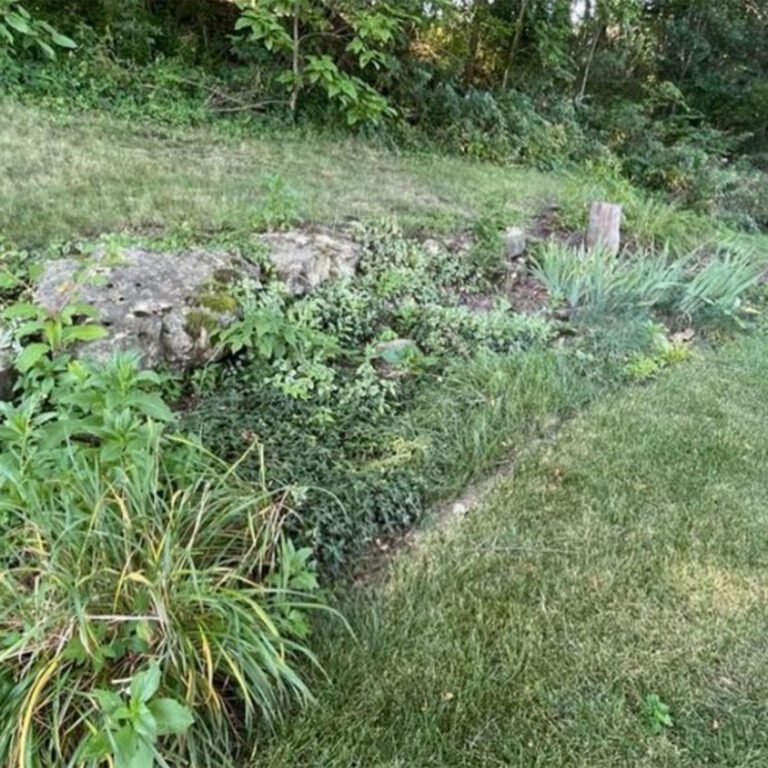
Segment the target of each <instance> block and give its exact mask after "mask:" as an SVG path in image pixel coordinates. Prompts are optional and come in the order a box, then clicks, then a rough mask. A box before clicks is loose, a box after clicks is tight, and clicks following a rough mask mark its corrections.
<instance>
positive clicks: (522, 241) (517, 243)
mask: <svg viewBox="0 0 768 768" xmlns="http://www.w3.org/2000/svg"><path fill="white" fill-rule="evenodd" d="M503 240H504V257H505V258H506V259H507V261H514V260H515V259H519V258H520V257H521V256H522V255H523V254H524V253H525V251H526V249H527V247H528V238H527V236H526V234H525V230H524V229H521V228H520V227H510V228H509V229H507V230H506V231H505V232H504V235H503Z"/></svg>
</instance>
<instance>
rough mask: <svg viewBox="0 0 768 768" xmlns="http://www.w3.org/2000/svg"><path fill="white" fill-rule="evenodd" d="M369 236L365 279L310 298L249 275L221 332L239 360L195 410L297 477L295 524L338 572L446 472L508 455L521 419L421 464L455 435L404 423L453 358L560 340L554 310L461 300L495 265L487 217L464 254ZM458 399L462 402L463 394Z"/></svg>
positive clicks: (237, 446) (228, 447)
mask: <svg viewBox="0 0 768 768" xmlns="http://www.w3.org/2000/svg"><path fill="white" fill-rule="evenodd" d="M361 235H362V237H363V239H364V241H365V249H364V255H363V259H362V263H361V265H360V274H359V275H358V276H357V277H356V278H355V279H354V281H352V280H338V281H335V282H330V283H327V284H324V285H322V286H320V287H319V288H317V289H316V290H315V291H313V292H312V293H311V294H310V295H308V296H305V297H303V298H299V299H295V298H292V297H290V296H288V295H287V294H286V292H285V290H284V289H282V288H281V287H280V286H279V285H275V284H274V283H270V284H268V285H267V286H265V287H258V286H248V285H244V286H241V288H240V289H239V290H238V292H237V294H236V295H237V296H238V297H239V301H240V313H241V319H240V320H239V321H238V322H236V323H234V324H233V325H232V326H230V327H229V328H228V329H227V330H225V331H224V332H223V333H221V334H220V336H219V337H218V341H219V343H221V344H222V345H223V346H224V347H226V348H227V349H228V350H229V351H230V353H233V354H234V355H235V360H234V361H233V362H232V364H231V367H229V368H226V367H225V368H223V369H220V370H218V371H213V370H209V371H208V372H207V373H206V374H205V375H204V376H202V377H198V378H197V379H196V381H195V382H193V384H194V385H196V386H197V388H198V389H197V391H198V394H199V395H200V396H201V398H202V400H201V402H200V403H199V405H198V406H197V407H196V408H195V409H194V410H193V411H192V412H190V413H188V414H185V421H186V423H187V424H188V425H189V428H190V429H195V430H196V431H199V433H200V434H201V436H202V438H203V439H204V441H205V442H206V443H207V444H209V445H211V446H212V447H213V448H214V449H215V450H216V452H217V453H219V454H221V455H223V456H227V457H231V458H235V457H236V456H237V455H238V454H239V452H240V451H241V450H242V446H243V441H247V440H248V439H249V436H258V439H259V440H260V441H261V442H263V444H264V445H265V450H266V454H267V456H268V457H269V462H268V465H267V468H266V477H267V482H268V484H269V487H270V488H275V489H278V488H285V487H290V488H292V489H294V490H293V491H292V499H293V505H294V507H296V510H297V517H296V518H295V520H293V521H291V523H289V524H292V525H293V526H294V527H295V530H296V532H297V534H299V535H300V536H302V537H303V540H304V541H306V542H307V544H309V545H311V546H313V547H315V548H317V549H318V551H319V552H320V554H321V556H322V557H323V560H324V562H325V564H326V566H328V567H329V568H331V569H333V568H335V567H337V566H339V565H340V564H341V562H342V561H343V560H344V559H345V558H346V556H347V555H348V554H349V553H350V552H351V551H354V550H355V549H359V548H360V547H361V546H363V545H364V544H365V543H366V542H368V541H370V540H371V539H373V538H374V537H375V536H376V535H379V534H381V533H382V532H387V531H392V530H396V529H400V528H403V527H406V526H409V525H411V524H413V522H414V521H415V520H417V519H418V518H419V517H420V516H421V515H422V514H423V512H424V510H425V508H426V506H427V503H428V500H429V499H430V498H431V497H432V496H433V495H434V494H436V493H439V492H440V491H441V490H443V489H444V488H445V487H447V486H448V485H450V482H451V481H450V479H449V477H453V478H463V477H466V476H467V472H468V473H469V474H473V473H476V472H478V471H481V469H482V468H483V467H485V466H487V464H488V462H489V461H490V460H491V459H490V458H489V457H491V456H495V455H497V454H496V453H495V452H494V446H495V447H496V448H498V446H499V445H500V438H499V435H500V434H501V433H502V431H503V429H504V428H507V427H509V426H510V423H511V418H510V419H509V420H507V421H505V420H504V419H503V418H501V417H499V418H496V417H495V416H491V417H490V418H489V420H488V424H487V427H486V430H487V434H488V436H489V440H490V442H489V445H488V450H487V452H486V453H480V454H479V455H478V457H477V459H476V460H473V461H463V460H462V458H461V457H458V456H457V455H456V454H455V453H454V454H452V455H453V456H454V457H455V459H454V461H455V464H453V465H451V464H450V463H449V462H445V463H443V464H441V465H440V466H441V469H440V471H439V472H438V471H437V470H435V471H433V470H429V471H428V472H426V473H425V467H426V464H425V462H427V463H429V462H432V461H434V459H433V458H432V457H433V456H434V454H435V453H436V452H441V451H443V450H444V449H445V446H444V445H442V444H441V441H440V440H437V439H435V440H434V441H432V440H431V438H428V437H427V434H426V432H425V433H424V434H421V435H420V434H419V431H418V430H414V429H413V428H412V425H411V423H410V422H409V421H408V416H407V414H408V413H410V411H411V410H412V409H413V408H414V407H415V405H414V404H415V402H416V401H418V400H420V398H421V396H422V393H423V395H424V397H426V396H427V394H428V393H431V394H434V393H435V391H436V389H437V390H438V391H441V390H442V389H443V388H446V393H445V398H446V400H450V398H451V397H452V396H451V394H450V391H449V390H448V389H447V388H448V387H449V384H448V383H447V382H444V380H443V378H442V376H443V373H444V371H446V370H447V369H449V368H450V369H451V370H452V371H454V373H453V374H451V378H452V379H453V378H459V377H460V376H461V372H462V371H463V370H464V369H465V368H466V369H467V371H471V370H473V368H474V366H475V365H476V363H475V362H473V361H474V358H475V357H476V356H477V355H482V354H484V353H485V354H490V353H492V352H497V353H500V355H503V356H508V357H509V358H510V360H511V361H514V360H516V359H517V357H518V356H519V355H523V354H524V353H525V352H526V350H528V349H532V348H538V347H543V346H546V345H547V344H548V343H549V342H550V341H551V340H552V338H553V326H552V324H551V323H550V322H548V321H547V320H545V319H544V318H542V317H539V316H531V317H528V316H524V315H520V314H517V313H515V311H514V308H513V307H512V306H510V305H509V303H508V302H507V303H504V302H503V301H500V302H499V303H498V305H497V306H496V307H495V308H492V309H491V310H488V311H477V310H473V309H472V308H471V307H469V306H467V305H465V304H463V303H462V296H463V295H466V294H467V293H469V294H471V293H472V292H473V291H475V292H476V291H480V290H483V289H485V290H489V289H490V284H491V280H492V279H495V278H496V276H497V270H498V269H499V260H498V259H497V258H496V255H495V253H496V252H495V248H496V247H497V243H496V238H495V237H494V236H493V232H492V231H491V228H490V227H488V228H487V231H485V233H484V235H483V236H482V237H480V238H479V239H478V241H477V244H476V247H475V248H472V249H468V250H464V251H458V252H456V251H451V250H449V249H447V248H443V247H440V246H439V245H436V244H435V243H434V242H433V243H431V244H429V243H424V244H422V243H420V242H418V241H415V240H411V239H408V238H405V237H403V235H402V233H401V232H399V231H398V230H397V228H396V227H394V226H392V225H385V226H383V227H380V228H378V229H371V230H369V231H367V232H365V233H361ZM503 359H504V358H499V362H498V363H497V365H499V366H501V365H502V360H503ZM487 365H488V367H489V368H492V367H493V365H492V364H491V363H487ZM513 367H514V364H513V363H512V362H510V364H509V371H508V373H509V381H510V382H514V381H515V377H514V376H513V374H512V368H513ZM466 375H468V376H469V375H471V374H470V373H469V372H467V374H466ZM510 386H512V384H511V383H510ZM511 397H512V396H511V395H510V398H511ZM454 404H455V409H456V412H457V414H458V413H461V412H462V410H461V409H462V408H464V407H465V405H464V404H463V403H462V401H461V399H460V397H459V396H457V397H456V398H455V400H454ZM511 409H512V405H511V404H510V406H509V408H508V410H511ZM523 410H524V408H523ZM505 413H506V411H505ZM491 438H492V439H491ZM253 458H255V457H252V459H251V460H249V461H246V462H245V463H244V464H243V465H241V466H242V469H243V471H244V472H247V473H249V474H252V476H254V477H256V476H258V473H260V472H261V470H262V468H261V467H260V466H259V465H258V463H256V462H254V461H253ZM459 466H461V467H463V469H461V470H459V469H458V467H459ZM438 475H439V477H438ZM427 476H429V478H431V479H430V480H428V481H427V482H426V483H425V477H427Z"/></svg>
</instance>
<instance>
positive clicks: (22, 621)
mask: <svg viewBox="0 0 768 768" xmlns="http://www.w3.org/2000/svg"><path fill="white" fill-rule="evenodd" d="M84 310H85V308H82V307H76V306H75V307H65V308H64V309H63V310H62V311H61V312H60V313H58V314H56V315H49V314H48V313H44V312H42V311H41V310H39V309H38V308H36V307H34V306H32V305H29V304H25V303H16V304H13V305H11V306H10V307H8V308H6V310H4V316H5V318H6V319H8V320H9V321H10V322H11V323H12V324H13V327H14V335H15V338H16V340H17V343H18V345H19V347H18V355H17V357H16V367H17V371H18V376H17V391H16V395H15V397H14V400H13V401H11V402H4V403H0V439H1V440H2V443H3V452H2V455H1V456H0V521H1V522H2V525H3V544H2V547H0V566H1V567H2V571H3V574H4V588H3V590H2V591H1V592H0V629H1V632H0V634H2V636H3V638H4V639H3V641H2V642H1V643H0V714H1V715H2V717H0V720H2V722H3V723H4V726H3V727H0V760H2V762H3V763H4V764H11V763H14V764H18V765H19V766H20V767H21V768H46V766H50V767H51V768H53V766H59V765H65V764H77V765H84V766H96V765H101V764H102V763H103V762H104V760H105V759H106V758H109V759H111V760H112V761H113V762H114V764H115V765H116V766H124V768H152V766H154V765H179V766H181V765H189V764H194V765H200V766H210V767H211V768H213V766H230V765H234V764H235V763H236V761H237V760H238V759H240V757H243V756H247V755H248V754H249V753H250V751H251V750H252V749H253V748H254V741H253V739H252V738H251V737H250V735H251V734H252V733H253V730H254V728H255V726H256V724H257V723H258V722H260V721H261V720H263V719H274V718H276V717H278V716H279V714H280V711H281V708H282V707H283V705H284V704H285V703H287V701H288V700H289V699H296V700H299V701H306V700H308V698H309V695H310V694H309V690H308V688H307V686H306V684H305V682H304V680H303V678H302V676H301V674H300V671H299V670H300V668H301V667H300V660H302V661H303V663H306V662H307V661H309V662H310V663H312V662H313V661H314V660H313V657H312V656H311V654H310V653H309V651H308V649H307V647H306V645H305V643H304V641H305V638H306V637H307V634H308V630H309V626H308V621H307V615H308V613H309V612H311V611H314V610H316V609H317V608H318V607H319V603H318V601H317V599H316V597H315V596H314V594H313V593H315V591H316V589H317V583H316V580H315V577H314V574H313V563H312V561H311V553H310V551H309V550H301V549H300V550H297V549H295V548H294V547H293V545H292V544H291V543H290V542H289V541H288V540H286V539H285V537H284V533H283V529H284V520H285V518H288V517H290V510H289V509H288V508H287V507H286V504H285V501H286V499H285V497H284V495H277V494H273V493H271V492H269V491H267V490H266V489H264V488H262V487H261V486H259V485H258V484H254V483H251V482H246V481H245V480H243V479H242V478H241V477H240V476H239V475H238V470H237V466H235V465H228V464H226V463H224V462H221V461H219V460H218V459H216V458H215V457H214V456H213V455H212V454H211V453H209V452H208V451H207V450H205V449H204V448H203V447H202V445H201V444H200V443H198V442H196V441H194V440H189V439H187V438H184V437H182V436H178V435H174V434H173V433H171V432H170V428H171V426H172V424H173V422H174V416H173V414H172V413H171V411H170V409H169V408H168V407H167V405H166V404H165V403H164V401H163V399H162V396H161V391H162V386H163V380H162V379H161V378H160V377H159V376H158V375H157V374H155V373H151V372H148V371H140V370H139V369H138V367H137V358H136V357H133V356H130V355H123V356H117V357H115V358H114V359H113V360H111V361H110V362H108V363H106V364H104V363H102V364H95V363H91V362H88V361H87V360H86V361H75V360H74V359H72V357H71V354H70V348H71V345H72V344H73V343H75V342H77V343H80V342H83V341H88V340H89V339H91V338H93V334H92V332H91V331H87V330H86V329H89V328H98V327H97V326H94V325H91V324H85V325H83V324H77V323H76V322H74V318H77V317H83V316H85V317H88V316H89V313H85V311H84ZM28 350H32V352H29V351H28ZM245 448H247V450H245V456H243V457H241V458H242V460H243V461H245V459H246V457H247V455H248V453H249V452H256V453H258V455H259V457H260V458H259V459H258V461H259V462H263V455H262V453H261V452H260V448H259V446H257V445H255V444H251V445H250V446H246V447H245ZM256 479H258V473H257V477H256ZM19 552H24V553H25V555H24V557H23V558H19V556H18V555H19ZM129 680H130V687H129V688H128V689H127V690H125V689H124V688H123V687H122V686H123V684H124V682H127V681H129ZM116 686H117V687H116ZM182 737H183V738H182Z"/></svg>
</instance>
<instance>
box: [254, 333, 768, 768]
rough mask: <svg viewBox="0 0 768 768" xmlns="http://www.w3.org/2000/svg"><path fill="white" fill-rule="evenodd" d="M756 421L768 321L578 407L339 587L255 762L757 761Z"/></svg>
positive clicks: (764, 465)
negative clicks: (306, 694)
mask: <svg viewBox="0 0 768 768" xmlns="http://www.w3.org/2000/svg"><path fill="white" fill-rule="evenodd" d="M766 424H768V342H767V341H766V340H765V339H762V338H760V339H749V340H746V341H742V342H741V343H739V344H736V345H733V346H731V347H729V348H726V349H724V350H723V351H721V352H720V353H718V354H716V355H713V356H709V357H707V358H705V359H701V360H698V361H695V362H693V363H686V364H683V365H680V366H678V367H677V368H675V369H673V370H671V371H669V372H668V373H666V374H665V375H664V376H662V378H661V379H660V380H659V381H658V382H656V383H655V384H653V385H651V386H649V387H637V388H635V389H633V390H631V391H629V392H625V393H624V394H622V395H618V396H612V397H610V398H609V399H607V400H605V401H604V402H602V403H601V404H599V405H597V406H595V407H593V408H592V409H590V410H588V411H587V412H586V413H585V414H584V415H583V416H581V417H579V418H577V419H576V420H574V421H572V422H571V423H570V424H569V425H568V426H567V427H566V428H565V429H564V430H563V432H562V433H561V435H560V437H559V438H558V439H557V441H556V442H554V443H552V444H550V445H548V446H545V447H539V448H538V449H536V450H535V451H532V452H531V453H530V455H528V456H527V457H524V458H523V459H522V460H521V461H520V462H519V464H518V467H517V469H516V470H515V471H514V473H513V474H512V475H511V476H510V477H509V478H508V479H507V480H505V481H504V482H502V483H501V484H500V485H499V486H498V487H497V488H496V489H495V490H494V491H493V493H492V494H491V496H490V497H489V499H488V501H487V504H486V505H485V506H484V507H483V508H482V509H478V510H476V511H474V512H473V513H471V514H470V516H469V517H468V518H467V519H466V520H465V521H464V522H463V523H462V524H461V525H459V526H453V527H450V528H443V529H442V530H441V529H436V530H434V531H432V532H431V533H430V534H428V535H427V536H426V537H425V538H423V539H422V541H421V543H420V544H419V545H418V546H417V548H416V550H414V551H411V552H409V553H405V554H404V555H402V556H401V557H400V561H399V565H398V566H397V567H396V568H395V570H394V572H393V574H392V575H391V577H390V578H389V579H387V580H386V581H385V582H384V583H381V584H379V585H377V586H375V587H374V588H372V589H370V590H368V591H363V590H360V589H358V590H357V591H355V592H353V593H352V594H351V595H349V596H348V597H347V598H346V599H345V600H344V605H343V608H344V610H345V612H346V613H347V615H348V617H349V618H350V620H351V623H352V626H353V628H354V631H355V632H356V634H357V640H356V641H354V640H352V639H350V638H349V637H348V636H347V635H346V634H345V633H344V632H343V631H342V630H341V629H340V628H337V629H331V628H328V629H326V630H325V631H324V632H323V633H322V636H321V637H320V638H319V643H320V646H321V647H320V657H321V660H322V661H323V662H324V664H325V666H326V668H327V670H328V672H329V675H330V678H331V682H330V683H327V684H320V685H319V688H318V702H317V704H316V705H315V706H314V707H313V708H312V709H310V710H309V711H307V712H306V713H304V714H303V715H298V716H297V717H296V718H295V719H292V720H290V721H289V722H288V724H286V725H285V726H283V727H282V728H281V729H279V730H278V732H277V733H276V734H275V735H274V736H273V737H268V736H265V743H264V744H263V745H262V747H261V749H262V753H261V754H262V756H261V758H260V759H259V760H258V761H257V762H256V763H255V766H257V767H258V768H267V767H269V768H278V767H279V766H295V765H302V766H308V767H309V766H317V768H320V767H321V766H322V768H333V767H334V766H338V767H339V768H342V767H343V768H350V767H353V766H360V767H361V768H363V767H364V768H384V767H385V766H386V767H387V768H395V767H396V766H397V767H401V766H402V768H406V766H407V768H421V767H422V766H442V767H448V766H456V767H457V768H458V767H459V766H462V767H464V766H478V767H479V766H483V767H484V766H582V767H583V768H600V767H601V766H605V767H606V768H608V767H609V766H610V767H611V768H614V767H615V766H654V767H655V766H676V767H677V766H690V767H691V768H699V766H704V765H716V766H763V765H766V764H768V731H766V729H765V720H766V716H768V704H767V703H766V702H768V678H766V676H765V662H766V644H765V638H766V636H767V635H768V613H766V611H765V600H766V596H768V563H767V561H766V556H765V552H766V544H765V541H766V526H767V525H768V428H767V427H766V426H765V425H766ZM649 695H657V696H658V697H660V699H661V701H662V702H664V703H666V704H667V705H668V706H669V707H670V709H671V716H672V719H673V721H674V726H673V727H672V728H663V729H662V732H661V733H653V732H652V728H651V725H650V720H649V717H648V714H647V712H646V697H647V696H649Z"/></svg>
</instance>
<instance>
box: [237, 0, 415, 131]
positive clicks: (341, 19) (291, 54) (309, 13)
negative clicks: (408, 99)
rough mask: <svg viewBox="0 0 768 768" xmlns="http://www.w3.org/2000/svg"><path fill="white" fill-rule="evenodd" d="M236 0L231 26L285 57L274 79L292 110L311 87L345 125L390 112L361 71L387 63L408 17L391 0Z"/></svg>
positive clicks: (365, 120)
mask: <svg viewBox="0 0 768 768" xmlns="http://www.w3.org/2000/svg"><path fill="white" fill-rule="evenodd" d="M239 6H240V7H241V9H242V15H241V16H240V18H239V19H238V21H237V23H236V25H235V29H236V30H238V31H242V32H245V33H246V35H247V38H246V39H247V40H248V41H249V42H252V43H257V44H259V45H261V46H264V48H266V50H267V51H269V52H270V53H272V54H273V55H274V56H276V57H281V58H282V59H283V60H284V62H285V66H286V69H285V70H284V71H283V72H281V73H280V75H279V76H278V81H279V82H280V83H282V84H283V86H284V87H285V88H286V90H287V91H288V94H289V96H288V105H289V107H290V110H291V112H292V113H294V114H295V113H296V111H297V109H298V105H299V97H300V96H301V95H302V93H303V92H304V91H305V90H307V89H308V88H316V89H318V90H320V91H321V92H322V93H323V95H324V96H325V98H326V99H327V101H328V102H329V103H330V104H332V105H335V106H337V107H338V109H339V111H340V112H341V113H342V114H343V115H344V118H345V120H346V122H347V124H348V125H357V124H358V123H377V122H379V121H381V120H382V118H384V117H391V116H393V115H394V114H395V111H394V110H393V109H392V107H391V106H390V105H389V103H388V101H387V99H386V98H385V97H384V96H383V95H382V94H381V93H380V92H379V91H378V90H377V89H376V88H375V87H373V86H371V85H370V84H369V83H368V82H366V80H365V79H363V77H362V76H364V75H366V74H367V72H368V71H369V70H373V71H374V72H375V71H377V70H379V69H381V67H382V66H386V65H390V63H391V62H390V56H389V53H390V51H391V49H392V47H393V45H394V43H395V42H396V38H397V36H398V35H399V34H400V32H401V29H402V26H403V24H404V22H405V21H406V20H407V18H408V15H407V14H406V13H403V11H402V10H399V9H398V8H397V6H396V5H394V4H389V3H380V4H377V5H375V6H373V7H364V6H362V5H361V4H359V3H354V2H345V3H329V2H327V1H326V0H286V2H277V3H275V2H270V1H269V0H242V1H241V2H240V3H239ZM329 40H331V41H333V47H329V45H328V41H329ZM350 59H352V61H354V66H353V67H352V68H350V67H349V61H350ZM345 66H346V69H345ZM356 73H359V74H356ZM361 75H362V76H361Z"/></svg>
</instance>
